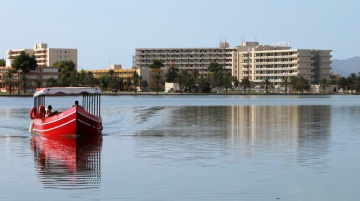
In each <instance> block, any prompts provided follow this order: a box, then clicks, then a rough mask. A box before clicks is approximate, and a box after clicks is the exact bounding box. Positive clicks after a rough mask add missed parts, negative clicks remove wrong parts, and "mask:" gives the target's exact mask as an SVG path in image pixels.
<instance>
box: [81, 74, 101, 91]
mask: <svg viewBox="0 0 360 201" xmlns="http://www.w3.org/2000/svg"><path fill="white" fill-rule="evenodd" d="M98 83H99V82H98V80H97V79H96V78H95V77H94V73H93V72H91V71H88V72H87V73H86V75H85V78H84V84H85V86H88V87H94V86H95V85H97V84H98Z"/></svg>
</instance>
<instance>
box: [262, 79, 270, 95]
mask: <svg viewBox="0 0 360 201" xmlns="http://www.w3.org/2000/svg"><path fill="white" fill-rule="evenodd" d="M263 83H264V85H265V93H269V85H270V81H269V79H268V78H265V80H263Z"/></svg>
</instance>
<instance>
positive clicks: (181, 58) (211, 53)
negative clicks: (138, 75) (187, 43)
mask: <svg viewBox="0 0 360 201" xmlns="http://www.w3.org/2000/svg"><path fill="white" fill-rule="evenodd" d="M236 49H237V48H230V47H229V44H228V43H220V47H218V48H216V47H215V48H138V49H136V52H135V59H134V60H135V65H134V66H136V67H137V68H140V69H142V68H147V67H148V66H149V65H151V64H152V62H153V60H154V59H157V60H161V61H162V63H163V64H164V65H165V66H164V68H165V69H167V68H168V67H169V66H170V65H172V64H175V65H176V66H177V67H178V68H179V69H189V70H193V69H197V70H198V71H199V73H200V74H206V73H207V69H208V67H209V63H210V62H217V63H218V64H220V65H222V66H223V68H224V69H227V70H231V67H232V57H233V56H232V53H233V52H234V51H236Z"/></svg>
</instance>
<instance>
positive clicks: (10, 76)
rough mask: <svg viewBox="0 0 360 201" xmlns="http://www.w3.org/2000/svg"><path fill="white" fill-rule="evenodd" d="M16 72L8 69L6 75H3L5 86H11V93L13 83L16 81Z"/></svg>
mask: <svg viewBox="0 0 360 201" xmlns="http://www.w3.org/2000/svg"><path fill="white" fill-rule="evenodd" d="M14 81H15V80H14V72H13V71H12V70H11V69H9V70H8V71H6V72H5V73H4V76H3V82H2V84H3V86H5V87H9V91H10V94H11V92H12V87H13V83H14Z"/></svg>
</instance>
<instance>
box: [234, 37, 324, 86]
mask: <svg viewBox="0 0 360 201" xmlns="http://www.w3.org/2000/svg"><path fill="white" fill-rule="evenodd" d="M330 52H331V50H314V49H291V47H289V46H288V43H283V44H280V45H278V46H276V45H275V46H270V45H259V43H258V42H243V43H242V45H241V46H239V47H238V48H237V50H236V51H234V52H233V65H232V75H233V76H235V77H237V78H238V80H242V79H243V78H244V77H249V80H250V81H251V82H252V83H254V84H259V83H261V82H263V81H264V80H265V79H268V80H269V81H270V82H271V83H273V84H274V85H276V84H280V83H281V82H283V81H284V79H287V78H289V77H292V76H302V77H304V78H305V79H307V80H309V82H310V83H311V84H319V83H320V81H321V80H322V79H323V78H325V79H327V80H330V74H331V67H330V64H331V60H330V59H331V55H330Z"/></svg>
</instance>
